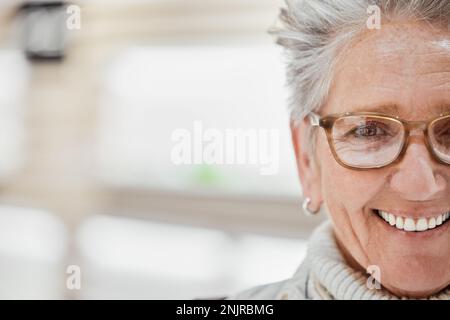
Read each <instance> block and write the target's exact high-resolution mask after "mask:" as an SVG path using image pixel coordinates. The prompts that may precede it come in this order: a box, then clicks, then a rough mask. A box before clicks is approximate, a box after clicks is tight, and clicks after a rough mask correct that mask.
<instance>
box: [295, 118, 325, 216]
mask: <svg viewBox="0 0 450 320" xmlns="http://www.w3.org/2000/svg"><path fill="white" fill-rule="evenodd" d="M309 126H310V124H309V122H308V120H307V119H304V120H303V121H302V122H301V123H297V124H294V122H293V121H291V135H292V143H293V146H294V152H295V157H296V160H297V170H298V175H299V178H300V182H301V185H302V190H303V196H304V197H308V198H310V199H311V203H310V208H311V210H316V209H319V208H320V206H321V204H322V202H323V197H322V186H321V179H320V178H321V175H320V166H319V165H318V163H317V162H316V157H315V156H314V155H313V154H312V153H311V152H312V151H311V148H310V146H309V144H310V142H309V141H308V139H310V138H311V137H309V136H308V130H309Z"/></svg>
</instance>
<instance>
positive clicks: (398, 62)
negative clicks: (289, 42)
mask: <svg viewBox="0 0 450 320" xmlns="http://www.w3.org/2000/svg"><path fill="white" fill-rule="evenodd" d="M385 106H395V110H396V112H397V113H396V114H397V115H399V116H402V117H404V118H405V119H408V118H410V119H425V118H429V117H430V116H433V115H437V114H439V113H441V112H442V111H443V110H444V111H447V110H450V32H449V30H448V29H438V28H433V27H431V26H429V25H424V24H414V23H409V24H407V23H403V24H400V23H399V24H390V25H384V26H383V27H382V28H381V30H374V31H368V32H366V33H364V34H361V35H360V36H358V37H357V38H356V39H355V40H354V41H353V42H352V43H351V44H350V45H349V46H347V47H346V48H345V49H344V50H343V52H342V53H341V54H340V56H339V59H338V61H337V64H336V69H335V74H334V79H333V83H332V87H331V90H330V94H329V97H328V100H327V103H326V105H325V107H324V108H325V110H324V111H323V113H324V114H330V113H340V112H351V111H364V110H367V111H384V110H381V109H382V108H385Z"/></svg>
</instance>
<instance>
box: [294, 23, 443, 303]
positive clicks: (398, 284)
mask: <svg viewBox="0 0 450 320" xmlns="http://www.w3.org/2000/svg"><path fill="white" fill-rule="evenodd" d="M383 106H384V107H383ZM386 106H388V107H386ZM443 108H444V109H445V110H448V111H450V33H449V30H448V29H432V28H431V27H429V26H427V25H419V24H415V23H398V24H389V25H384V26H382V28H381V30H377V31H368V32H366V33H365V34H363V35H361V36H360V37H359V38H358V39H356V40H355V41H354V42H353V43H352V45H351V46H349V47H348V48H347V49H346V50H345V53H344V54H343V55H342V58H341V59H340V60H339V62H338V63H337V66H336V73H335V78H334V83H333V85H332V88H331V91H330V94H329V97H328V99H327V102H326V104H325V105H324V107H323V108H322V109H321V110H320V114H321V115H322V116H323V115H328V114H335V113H342V112H352V111H378V112H384V113H389V114H394V115H398V116H399V117H400V118H402V119H405V120H410V121H422V120H429V119H431V118H434V117H437V116H438V115H439V114H441V113H442V109H443ZM305 126H306V124H305V123H303V124H302V125H301V126H300V128H299V129H293V139H294V144H295V146H296V152H297V162H298V166H299V173H300V177H301V180H302V184H303V188H304V192H305V195H306V196H309V197H310V198H312V203H311V207H312V208H313V207H314V206H317V205H318V204H319V203H322V204H324V205H325V206H326V207H327V208H328V211H329V214H330V216H331V220H332V221H333V224H334V228H335V231H336V235H337V238H338V242H339V244H340V246H341V248H342V249H343V251H344V253H345V254H346V256H347V258H348V260H349V262H350V263H353V264H355V265H358V266H359V267H362V268H364V269H366V268H367V267H368V266H370V265H377V266H379V268H380V271H381V274H380V275H381V283H382V285H384V286H385V287H386V288H387V289H389V290H390V291H391V292H393V293H396V294H398V295H408V296H413V297H421V296H427V295H429V294H432V293H435V292H438V291H440V290H442V289H443V288H445V287H447V286H448V285H449V284H450V227H449V226H450V222H448V223H444V224H443V225H441V226H440V227H438V228H435V229H432V230H428V231H422V232H407V231H404V230H399V229H397V228H396V227H395V226H391V225H390V224H389V223H388V222H386V221H384V220H382V219H381V218H380V217H379V216H378V215H377V214H375V213H374V210H383V211H386V212H389V213H392V214H394V215H396V216H401V217H404V218H413V219H414V220H415V221H417V219H419V218H421V217H424V218H430V217H433V216H438V215H439V214H442V213H445V212H449V211H450V166H449V165H443V164H439V163H437V162H436V161H435V160H433V159H432V157H431V155H430V154H429V152H428V150H427V148H426V145H425V142H424V137H423V136H421V135H419V136H414V137H413V138H412V139H411V140H410V143H409V146H408V148H407V150H406V153H405V154H404V157H403V159H402V161H400V162H398V163H395V164H393V165H391V166H388V167H385V168H382V169H375V170H366V171H356V170H351V169H347V168H344V167H342V166H341V165H339V164H338V163H337V162H336V161H335V159H334V157H333V155H332V153H331V151H330V148H329V146H328V143H327V140H326V135H325V132H324V130H323V129H317V130H318V134H317V142H316V148H315V153H316V154H315V159H314V157H311V156H310V155H309V153H308V150H307V149H308V148H307V147H306V146H305V141H302V137H304V136H305V135H304V133H305V130H306V129H305Z"/></svg>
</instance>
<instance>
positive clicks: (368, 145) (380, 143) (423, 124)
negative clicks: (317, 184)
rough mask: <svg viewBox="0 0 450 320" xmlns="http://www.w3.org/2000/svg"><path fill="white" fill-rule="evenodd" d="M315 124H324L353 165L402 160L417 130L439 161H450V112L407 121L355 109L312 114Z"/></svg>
mask: <svg viewBox="0 0 450 320" xmlns="http://www.w3.org/2000/svg"><path fill="white" fill-rule="evenodd" d="M309 118H310V123H311V125H312V126H316V127H317V126H319V127H322V128H323V129H324V130H325V132H326V135H327V139H328V144H329V146H330V149H331V152H332V154H333V156H334V158H335V159H336V161H337V162H338V163H339V164H340V165H342V166H344V167H346V168H349V169H356V170H364V169H376V168H383V167H386V166H388V165H390V164H392V163H394V162H397V161H400V160H401V158H402V157H403V155H404V153H405V152H406V148H407V146H408V142H409V140H410V137H411V136H412V133H413V132H419V133H420V131H421V132H422V133H423V134H424V136H425V144H426V146H427V149H428V151H429V152H430V154H431V155H432V157H433V158H434V159H435V160H436V161H438V162H439V163H442V164H445V165H450V112H447V113H444V114H441V115H440V116H439V117H437V118H435V119H431V120H429V121H405V120H402V119H400V118H399V117H395V116H389V115H385V114H381V113H375V112H355V113H344V114H335V115H328V116H324V117H320V116H319V115H317V114H315V113H314V112H311V113H310V114H309Z"/></svg>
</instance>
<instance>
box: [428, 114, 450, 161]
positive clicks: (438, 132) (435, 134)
mask: <svg viewBox="0 0 450 320" xmlns="http://www.w3.org/2000/svg"><path fill="white" fill-rule="evenodd" d="M430 142H431V146H432V147H433V150H434V153H435V154H436V155H437V156H438V157H439V158H440V159H441V160H442V161H444V162H445V163H449V164H450V116H446V117H444V118H441V119H438V120H436V121H434V122H433V123H432V124H431V128H430Z"/></svg>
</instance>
